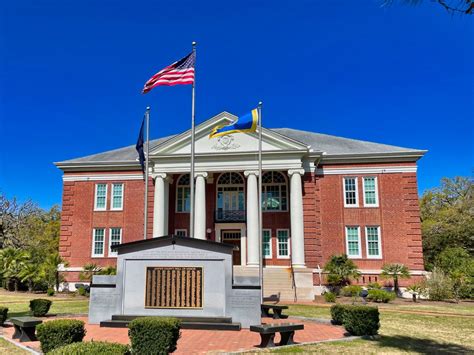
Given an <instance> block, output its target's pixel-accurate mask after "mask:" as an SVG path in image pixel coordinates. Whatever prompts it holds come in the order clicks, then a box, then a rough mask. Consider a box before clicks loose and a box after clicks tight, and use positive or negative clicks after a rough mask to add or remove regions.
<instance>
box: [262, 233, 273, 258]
mask: <svg viewBox="0 0 474 355" xmlns="http://www.w3.org/2000/svg"><path fill="white" fill-rule="evenodd" d="M265 231H268V232H270V241H269V243H270V255H269V256H267V255H263V257H264V258H265V259H273V250H272V239H273V238H272V230H271V229H270V228H263V229H262V244H263V233H264V232H265ZM262 250H263V245H262Z"/></svg>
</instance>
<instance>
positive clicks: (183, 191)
mask: <svg viewBox="0 0 474 355" xmlns="http://www.w3.org/2000/svg"><path fill="white" fill-rule="evenodd" d="M189 185H190V180H189V174H186V175H182V176H181V177H180V178H179V180H178V183H177V186H176V211H177V212H189V211H190V209H191V208H190V206H191V192H190V187H189Z"/></svg>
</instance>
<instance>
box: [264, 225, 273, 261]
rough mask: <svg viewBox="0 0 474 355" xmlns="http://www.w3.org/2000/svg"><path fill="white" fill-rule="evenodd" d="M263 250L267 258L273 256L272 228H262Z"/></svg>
mask: <svg viewBox="0 0 474 355" xmlns="http://www.w3.org/2000/svg"><path fill="white" fill-rule="evenodd" d="M262 239H263V240H262V243H263V245H262V252H263V257H264V258H267V259H271V258H272V230H271V229H264V230H262Z"/></svg>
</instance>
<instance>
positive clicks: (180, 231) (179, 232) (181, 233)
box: [174, 229, 188, 237]
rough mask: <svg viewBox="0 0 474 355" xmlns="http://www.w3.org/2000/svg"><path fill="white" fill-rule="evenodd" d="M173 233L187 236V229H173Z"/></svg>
mask: <svg viewBox="0 0 474 355" xmlns="http://www.w3.org/2000/svg"><path fill="white" fill-rule="evenodd" d="M174 234H175V235H177V236H178V237H187V236H188V230H187V229H175V230H174Z"/></svg>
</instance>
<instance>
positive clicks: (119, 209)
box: [110, 182, 125, 211]
mask: <svg viewBox="0 0 474 355" xmlns="http://www.w3.org/2000/svg"><path fill="white" fill-rule="evenodd" d="M116 185H122V193H121V196H120V207H116V208H114V187H115V186H116ZM124 190H125V184H124V183H123V182H117V183H113V184H112V188H111V191H110V210H111V211H123V195H124Z"/></svg>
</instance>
